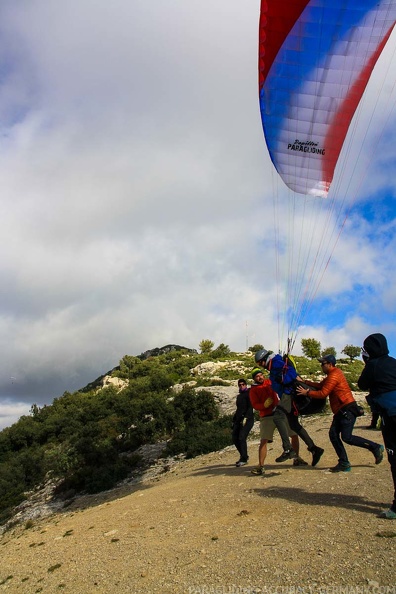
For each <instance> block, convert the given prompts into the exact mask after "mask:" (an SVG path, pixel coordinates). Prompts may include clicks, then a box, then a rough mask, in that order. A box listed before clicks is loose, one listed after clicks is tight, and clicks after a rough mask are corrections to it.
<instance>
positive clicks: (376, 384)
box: [358, 333, 396, 520]
mask: <svg viewBox="0 0 396 594" xmlns="http://www.w3.org/2000/svg"><path fill="white" fill-rule="evenodd" d="M363 352H364V354H366V353H367V355H368V357H369V358H368V359H367V362H366V365H365V367H364V369H363V371H362V373H361V376H360V378H359V379H358V386H359V388H360V389H361V390H369V392H370V399H371V400H372V402H373V404H374V406H375V408H376V409H377V410H379V412H380V415H381V430H382V436H383V438H384V443H385V448H386V451H387V453H388V460H389V464H390V467H391V472H392V478H393V484H394V487H395V492H394V496H393V503H392V505H391V507H390V509H388V510H386V511H384V512H381V514H380V515H379V517H381V518H387V519H389V520H396V359H394V357H390V356H389V349H388V343H387V340H386V338H385V336H384V335H383V334H379V333H377V334H370V336H368V337H367V338H366V339H365V341H364V342H363Z"/></svg>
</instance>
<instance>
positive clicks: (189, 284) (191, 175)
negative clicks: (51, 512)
mask: <svg viewBox="0 0 396 594" xmlns="http://www.w3.org/2000/svg"><path fill="white" fill-rule="evenodd" d="M258 14H259V2H253V3H249V6H245V5H242V4H241V3H240V2H237V1H236V0H235V1H234V0H219V1H218V2H216V3H215V4H213V3H209V2H208V1H205V0H200V1H199V2H198V0H194V1H192V2H189V3H186V2H184V1H183V0H169V1H167V2H160V1H159V0H157V1H154V2H153V3H151V4H150V3H144V2H142V1H139V0H132V1H127V0H115V2H113V3H112V4H111V6H110V5H107V4H101V3H99V4H98V3H95V4H93V3H92V2H91V1H89V0H79V1H78V2H77V1H71V2H67V3H63V4H61V5H58V4H57V6H56V9H55V8H54V4H53V2H50V1H49V0H34V1H29V2H19V3H15V2H13V1H11V0H4V2H2V6H1V8H0V17H1V18H0V55H1V56H2V58H1V59H0V72H1V74H2V76H1V79H0V80H1V83H0V121H1V122H2V124H1V128H0V133H1V137H0V183H1V188H2V199H1V203H0V209H1V220H2V234H1V236H0V281H1V282H0V287H1V289H0V291H1V301H0V303H1V308H0V331H1V334H0V335H1V337H2V341H1V343H0V352H1V361H2V365H1V370H0V397H1V396H2V395H3V401H4V399H6V401H7V402H10V403H11V405H12V403H14V402H15V403H16V404H15V406H16V409H15V410H18V406H22V407H23V406H25V404H24V403H26V405H27V406H29V407H30V405H31V404H32V403H34V402H37V403H38V404H43V403H45V402H50V401H51V400H52V398H54V397H56V396H59V395H60V394H61V393H62V392H63V391H65V390H70V391H71V390H74V389H77V388H80V387H83V386H84V385H85V384H86V383H88V382H89V381H92V380H93V379H95V378H96V377H97V376H99V375H101V374H102V373H104V372H106V371H107V370H109V369H110V368H112V367H113V366H115V365H117V364H118V361H119V359H120V358H121V357H122V356H123V355H124V354H139V353H141V352H143V351H144V350H146V349H149V348H153V347H155V346H163V345H164V344H168V343H178V344H183V345H185V346H188V347H191V348H197V347H198V344H199V342H200V340H201V339H202V338H210V339H212V340H214V341H215V343H220V342H224V343H226V344H229V345H230V347H231V348H232V349H233V350H237V351H238V350H242V349H244V348H245V346H246V341H247V340H248V342H249V344H254V343H257V342H260V343H264V344H265V345H266V346H268V348H276V347H277V336H278V322H277V315H278V314H277V290H276V286H275V284H276V283H275V281H276V276H274V272H273V261H274V241H273V230H274V218H273V200H274V199H275V198H276V197H277V196H278V193H279V199H280V200H282V199H283V198H282V197H284V193H283V192H284V190H283V188H282V184H281V182H278V181H276V175H274V174H273V169H272V165H271V163H270V161H269V158H268V156H267V153H266V149H265V143H264V139H263V135H262V130H261V123H260V116H259V108H258V97H257V27H258ZM376 100H377V95H376V94H375V93H374V96H373V97H372V98H369V99H368V101H369V103H370V102H371V103H370V104H373V102H376ZM382 108H383V104H382V103H381V105H380V109H382ZM384 111H385V110H384ZM363 120H364V116H363ZM390 125H391V124H389V126H390ZM392 126H394V121H393V123H392ZM359 134H360V135H359ZM363 137H364V134H363V136H362V135H361V133H357V134H356V140H357V141H358V142H360V141H362V138H363ZM353 150H354V149H352V148H351V149H350V151H349V154H350V155H351V156H353ZM369 153H370V151H367V149H366V152H365V153H362V159H361V160H362V163H363V162H366V160H365V159H364V155H365V154H367V155H368V154H369ZM371 155H372V156H371V157H370V159H371V160H372V162H373V165H374V163H375V164H376V166H375V167H374V166H373V167H372V168H371V169H370V176H369V177H368V180H367V183H366V182H365V184H364V185H363V186H360V187H359V184H357V183H356V182H355V186H357V189H356V190H354V191H351V195H352V196H353V194H354V193H355V194H356V198H357V199H359V200H360V198H362V199H363V201H364V203H365V205H366V206H367V204H369V205H370V196H373V195H375V194H376V193H380V194H381V193H382V192H385V191H386V193H387V194H388V195H389V196H392V195H393V201H392V199H391V198H390V199H389V202H388V209H389V212H387V214H386V217H385V216H384V210H383V208H384V204H383V202H381V207H380V209H379V210H378V212H376V214H375V220H374V221H373V220H370V218H368V217H367V216H366V218H365V219H363V218H362V214H365V213H363V211H362V212H361V213H359V211H357V210H354V211H353V216H352V215H351V218H350V219H349V222H348V223H347V224H346V226H345V228H344V230H343V234H342V235H341V237H340V240H339V242H338V244H337V246H336V248H335V250H334V254H333V259H332V261H331V262H330V264H329V266H328V267H327V270H326V274H325V276H324V277H323V279H322V281H321V283H320V285H319V289H318V292H317V295H316V296H317V297H318V298H323V297H326V298H327V299H328V300H329V310H333V311H335V310H337V305H339V306H342V315H341V316H340V321H339V322H338V321H337V322H334V323H333V322H329V320H328V319H326V318H325V319H322V317H320V318H318V319H317V321H316V323H315V325H311V326H308V327H306V328H304V329H303V333H304V332H308V333H310V335H311V336H315V337H317V338H318V339H320V340H321V342H322V343H323V345H331V344H332V343H334V346H337V349H338V348H340V349H341V348H343V346H345V344H347V343H352V344H361V342H362V338H363V335H364V334H367V333H369V332H370V331H371V330H381V329H382V330H383V331H384V332H386V333H389V334H390V336H391V337H393V341H394V344H395V345H396V329H395V325H394V322H393V317H394V316H393V317H392V314H394V306H393V303H394V296H395V289H394V283H392V282H391V279H392V278H394V273H395V263H394V261H393V260H394V258H393V254H394V251H395V250H394V247H395V246H394V244H395V227H394V223H393V221H394V211H395V204H394V195H395V186H394V176H393V175H392V167H393V166H394V163H395V149H394V147H393V142H392V141H391V139H390V138H389V137H388V136H387V135H386V134H385V135H384V136H383V137H382V138H381V143H380V144H377V145H375V150H374V151H372V152H371ZM374 157H375V158H374ZM350 172H351V167H350V166H349V167H348V168H347V169H346V171H345V174H344V175H345V176H346V179H348V175H350ZM341 187H343V188H348V190H346V191H345V194H348V191H349V184H344V186H342V185H341ZM358 190H359V191H358ZM360 190H364V192H363V191H362V192H361V193H360ZM368 191H369V192H370V196H369V195H368V194H367V192H368ZM348 198H350V196H348ZM342 199H343V196H340V197H337V200H342ZM302 204H303V202H302V201H299V202H296V209H297V210H296V211H294V212H293V211H292V215H291V218H290V219H289V222H288V223H287V224H286V222H285V224H284V225H283V224H281V225H280V227H279V230H280V232H283V231H284V230H287V231H288V234H289V237H290V233H289V231H290V229H291V227H290V225H292V227H293V228H294V227H295V228H296V229H297V227H298V224H299V223H298V222H299V220H300V214H301V212H302ZM335 214H336V213H335V211H334V212H331V213H330V215H329V218H328V219H327V221H326V220H325V219H323V217H324V216H325V215H324V213H319V214H318V215H317V216H318V217H319V219H316V221H318V220H319V221H320V225H319V223H318V222H316V223H315V219H311V218H310V217H309V216H308V215H307V214H306V215H305V217H306V218H305V222H304V226H303V229H304V233H306V232H307V230H308V229H309V230H310V231H316V233H314V234H313V251H312V253H313V254H315V253H316V252H315V250H316V249H317V247H318V245H319V243H320V241H321V240H322V238H323V235H324V234H325V232H326V230H327V229H330V230H331V229H332V224H333V222H334V220H335V219H334V217H335ZM282 216H283V211H282ZM288 216H289V215H288ZM281 222H282V223H283V218H282V219H281ZM340 224H341V221H336V227H335V228H336V229H337V230H338V229H339V226H340ZM315 225H316V227H315ZM304 236H305V235H304ZM333 238H334V237H333ZM384 242H385V243H384ZM302 245H303V246H304V249H305V247H306V246H305V244H304V242H302ZM329 245H330V244H329ZM384 245H386V249H384ZM292 253H293V251H292ZM326 254H327V252H325V256H326V257H327V255H326ZM296 256H297V252H294V256H293V257H296ZM324 268H325V262H323V265H322V269H324ZM374 311H375V313H376V316H375V317H374V319H371V318H372V317H373V312H374ZM381 311H383V312H384V316H383V317H381V316H380V315H379V314H380V312H381ZM371 322H372V324H373V325H372V326H371ZM310 323H313V322H312V320H310ZM332 324H333V325H332ZM333 326H334V327H333ZM303 333H302V336H303V335H304V334H303ZM10 377H15V378H16V381H15V382H14V383H12V382H11V381H10ZM20 403H22V404H20Z"/></svg>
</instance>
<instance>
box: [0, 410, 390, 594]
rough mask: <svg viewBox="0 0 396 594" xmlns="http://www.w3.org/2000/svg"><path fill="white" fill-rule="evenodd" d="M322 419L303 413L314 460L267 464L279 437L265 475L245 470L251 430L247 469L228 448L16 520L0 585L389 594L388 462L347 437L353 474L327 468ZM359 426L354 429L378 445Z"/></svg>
mask: <svg viewBox="0 0 396 594" xmlns="http://www.w3.org/2000/svg"><path fill="white" fill-rule="evenodd" d="M330 420H331V417H330V415H324V416H316V417H312V418H309V419H307V420H306V421H305V422H304V424H305V425H306V426H307V428H308V429H309V432H310V433H312V435H314V436H315V442H317V443H318V444H319V445H321V446H323V447H324V448H325V454H324V456H323V458H322V460H321V461H320V463H319V466H318V467H317V468H312V467H310V466H308V467H297V468H296V467H295V468H293V467H292V465H291V462H286V463H284V464H281V465H280V464H276V463H275V462H274V460H275V457H276V456H277V455H278V454H279V452H280V441H279V437H278V436H277V437H276V440H275V442H274V444H272V446H271V448H270V449H269V455H268V458H267V462H268V465H267V468H266V474H265V476H263V477H261V476H254V475H252V474H251V473H250V469H251V468H252V467H253V465H254V464H255V462H256V457H257V443H258V441H257V436H256V437H255V439H254V441H253V442H251V443H250V451H249V453H250V460H251V462H252V463H251V464H250V465H249V466H247V467H242V468H235V466H234V463H235V461H236V458H237V457H236V454H235V450H234V449H233V448H227V449H226V450H225V451H222V452H218V453H214V454H210V455H205V456H201V457H199V458H196V459H194V460H188V461H184V462H181V463H180V464H178V465H177V466H176V467H175V468H173V469H172V470H171V471H170V472H168V473H166V474H163V475H161V476H160V477H158V478H156V479H153V480H151V481H149V482H147V483H146V484H144V485H140V486H139V487H138V488H137V487H132V486H126V487H123V488H120V489H117V490H114V491H111V492H108V493H106V494H103V495H101V496H97V497H90V498H88V497H87V498H82V499H80V500H78V501H76V502H75V503H74V504H73V505H72V506H70V507H68V508H67V509H65V510H64V511H63V512H62V513H59V514H56V515H54V516H52V517H51V518H49V519H46V520H41V521H38V522H36V523H35V525H34V526H33V527H32V528H30V529H25V528H24V527H23V526H21V527H16V528H14V529H13V530H11V531H9V532H7V533H5V534H4V535H3V537H2V538H1V540H0V544H1V549H0V550H1V562H0V563H1V566H0V582H1V585H0V592H2V591H4V592H18V593H29V594H31V593H36V592H43V593H55V592H57V593H58V592H70V593H73V594H80V593H81V594H91V593H101V594H109V593H111V592H117V593H161V594H175V593H176V594H177V593H184V592H186V593H190V594H192V593H200V594H203V593H204V592H206V593H209V592H216V593H221V594H223V593H228V594H229V593H234V594H236V593H242V592H245V593H247V592H248V593H250V594H252V593H253V592H255V593H259V592H262V593H264V592H271V593H274V594H275V592H276V593H277V594H278V593H279V592H284V593H286V592H288V593H289V594H291V593H292V592H328V593H330V592H332V594H336V593H337V594H338V593H341V592H343V593H345V592H348V594H352V592H354V593H355V592H366V593H369V592H370V593H373V594H374V593H379V592H388V593H390V592H394V593H395V594H396V586H395V584H396V569H395V552H396V538H393V537H394V536H396V522H393V521H389V520H382V519H378V518H377V517H376V513H378V512H379V511H380V510H382V509H386V508H388V507H389V504H390V501H391V498H392V494H393V490H392V481H391V475H390V470H389V465H388V462H387V461H386V460H384V462H383V463H382V464H380V465H379V466H375V464H374V458H373V457H372V455H371V454H370V453H369V452H367V451H366V450H360V449H358V448H351V447H348V451H349V453H350V460H351V463H352V465H353V469H352V472H350V473H347V474H332V473H330V472H329V471H328V468H329V466H332V465H334V464H335V462H336V458H335V453H334V451H333V448H332V447H331V444H330V443H329V441H328V437H327V431H328V427H329V424H330ZM365 425H367V418H366V417H362V418H360V419H358V421H357V429H356V432H357V433H358V434H361V435H363V436H364V435H366V436H367V437H370V439H373V440H375V441H379V442H380V443H382V438H381V434H380V432H372V431H368V430H366V429H364V428H363V427H364V426H365ZM301 453H302V454H303V456H304V457H305V458H306V459H307V460H308V459H309V457H308V454H306V453H305V452H304V451H302V452H301ZM347 587H348V588H349V589H346V588H347ZM358 587H359V588H361V589H360V590H358V589H357V588H358ZM386 587H388V588H386ZM298 588H300V590H298Z"/></svg>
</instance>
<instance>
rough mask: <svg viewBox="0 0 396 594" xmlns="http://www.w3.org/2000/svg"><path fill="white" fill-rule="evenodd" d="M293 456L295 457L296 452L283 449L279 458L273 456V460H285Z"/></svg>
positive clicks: (291, 458)
mask: <svg viewBox="0 0 396 594" xmlns="http://www.w3.org/2000/svg"><path fill="white" fill-rule="evenodd" d="M294 458H297V454H296V452H295V451H294V450H284V452H283V454H281V456H279V458H275V462H285V461H286V460H293V459H294Z"/></svg>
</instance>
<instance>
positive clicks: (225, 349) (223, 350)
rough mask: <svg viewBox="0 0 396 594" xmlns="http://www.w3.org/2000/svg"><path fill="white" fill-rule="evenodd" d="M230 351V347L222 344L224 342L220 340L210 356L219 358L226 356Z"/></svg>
mask: <svg viewBox="0 0 396 594" xmlns="http://www.w3.org/2000/svg"><path fill="white" fill-rule="evenodd" d="M230 353H231V351H230V347H229V346H228V345H227V344H224V342H221V343H220V344H219V346H218V347H216V348H215V350H214V351H212V357H213V358H214V359H221V358H222V357H228V355H229V354H230Z"/></svg>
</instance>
